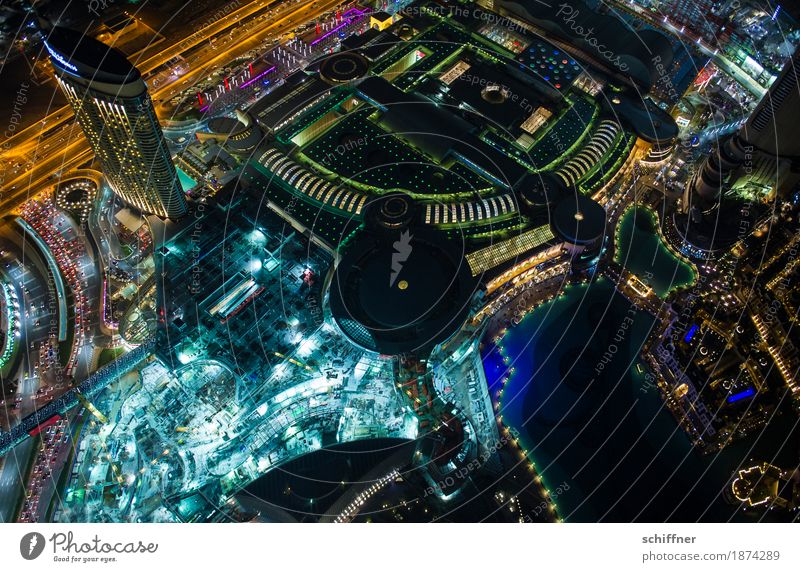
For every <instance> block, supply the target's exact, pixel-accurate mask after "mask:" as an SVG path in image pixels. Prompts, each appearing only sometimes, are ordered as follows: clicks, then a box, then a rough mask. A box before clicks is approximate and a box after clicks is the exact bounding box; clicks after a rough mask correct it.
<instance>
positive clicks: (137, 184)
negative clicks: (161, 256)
mask: <svg viewBox="0 0 800 572" xmlns="http://www.w3.org/2000/svg"><path fill="white" fill-rule="evenodd" d="M45 47H46V48H47V51H48V52H49V53H50V60H51V61H52V63H53V68H54V69H55V76H56V80H57V81H58V84H59V85H60V86H61V89H62V91H63V92H64V94H65V95H66V97H67V100H68V101H69V103H70V105H71V106H72V108H73V110H74V111H75V117H76V118H77V120H78V124H79V125H80V126H81V128H82V129H83V132H84V134H85V135H86V138H87V139H88V140H89V143H90V145H91V146H92V149H93V150H94V152H95V155H96V156H97V157H98V158H99V159H100V162H101V164H102V166H103V172H104V174H105V176H106V178H107V179H108V181H109V183H110V184H111V187H112V188H113V190H114V192H115V193H117V194H118V195H119V196H120V197H122V199H123V200H125V201H126V202H127V203H129V204H130V205H132V206H134V207H136V208H138V209H140V210H141V211H143V212H146V213H151V214H155V215H158V216H162V217H169V218H179V217H181V216H183V215H185V214H186V212H187V207H186V199H185V197H184V195H183V191H182V189H181V186H180V182H179V180H178V176H177V172H176V171H175V166H174V165H173V163H172V158H171V157H170V153H169V150H168V149H167V144H166V141H165V140H164V134H163V133H162V132H161V127H160V125H159V124H158V119H157V117H156V113H155V109H154V108H153V102H152V100H151V99H150V95H149V94H148V92H147V86H146V85H145V83H144V81H143V80H142V77H141V74H140V73H139V70H137V69H136V68H135V67H134V66H133V65H132V64H131V63H130V62H129V61H128V60H127V58H126V57H125V56H124V55H123V54H122V53H121V52H119V51H118V50H116V49H114V48H111V47H109V46H106V45H105V44H103V43H101V42H99V41H97V40H95V39H93V38H91V37H89V36H85V35H83V34H81V33H79V32H76V31H73V30H68V29H66V28H54V29H53V30H52V31H51V32H50V34H49V36H48V38H47V41H46V42H45Z"/></svg>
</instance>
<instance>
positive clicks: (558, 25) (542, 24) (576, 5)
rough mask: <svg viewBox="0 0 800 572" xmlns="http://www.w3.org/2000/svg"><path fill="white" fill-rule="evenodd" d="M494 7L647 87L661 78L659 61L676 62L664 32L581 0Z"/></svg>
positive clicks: (501, 0) (509, 0) (525, 0)
mask: <svg viewBox="0 0 800 572" xmlns="http://www.w3.org/2000/svg"><path fill="white" fill-rule="evenodd" d="M494 7H495V9H496V10H499V11H500V13H501V14H511V15H514V16H516V17H518V18H520V19H522V20H524V21H526V22H529V23H530V24H532V25H533V26H535V27H537V28H539V29H540V30H542V31H544V32H546V33H548V34H551V35H552V37H553V38H556V39H560V40H563V41H564V42H566V43H567V44H569V45H572V46H574V47H576V48H578V49H579V50H581V51H583V52H585V53H586V54H588V55H589V56H591V58H592V59H593V60H594V61H595V62H596V63H599V64H600V65H601V66H602V67H603V68H604V69H605V70H607V71H610V72H612V73H614V74H615V75H621V76H625V77H628V78H630V79H631V80H633V81H634V82H635V83H636V84H638V85H639V86H641V87H644V88H649V87H650V85H652V84H653V83H654V82H655V81H656V80H658V69H657V67H656V64H657V63H658V64H660V65H663V66H668V65H669V64H671V63H672V59H673V51H672V46H671V45H670V43H669V40H668V39H667V38H666V37H665V36H664V35H663V34H661V33H659V32H656V31H654V30H633V29H631V28H630V27H628V26H626V25H625V24H624V23H623V22H621V21H620V20H619V18H616V17H614V16H609V15H605V14H600V13H598V12H595V11H594V10H592V9H591V8H589V6H587V5H586V4H585V3H584V2H582V1H581V0H560V1H559V2H552V3H545V2H540V1H538V0H496V1H495V3H494Z"/></svg>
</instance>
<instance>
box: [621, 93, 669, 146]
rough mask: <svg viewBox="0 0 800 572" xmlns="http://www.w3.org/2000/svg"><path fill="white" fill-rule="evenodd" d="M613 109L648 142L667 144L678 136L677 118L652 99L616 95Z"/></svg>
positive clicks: (627, 125)
mask: <svg viewBox="0 0 800 572" xmlns="http://www.w3.org/2000/svg"><path fill="white" fill-rule="evenodd" d="M617 102H619V103H617ZM611 111H612V113H614V114H615V115H616V116H617V117H618V118H619V120H620V121H621V122H622V123H624V124H625V126H626V127H628V128H629V129H630V130H631V131H633V132H634V133H635V134H636V135H637V136H638V137H641V138H642V139H644V140H645V141H647V142H648V143H654V144H659V145H666V144H669V143H673V142H674V141H675V139H676V138H677V137H678V125H677V124H676V123H675V120H674V119H673V118H672V116H671V115H670V114H669V113H667V112H666V111H664V110H663V109H661V108H660V107H658V106H657V105H656V104H655V103H653V101H652V100H650V99H642V98H640V97H638V96H636V97H633V96H629V95H618V96H614V97H612V98H611Z"/></svg>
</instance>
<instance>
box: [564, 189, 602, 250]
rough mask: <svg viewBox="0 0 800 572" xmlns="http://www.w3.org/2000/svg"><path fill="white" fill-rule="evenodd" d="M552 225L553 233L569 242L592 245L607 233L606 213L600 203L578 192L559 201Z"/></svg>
mask: <svg viewBox="0 0 800 572" xmlns="http://www.w3.org/2000/svg"><path fill="white" fill-rule="evenodd" d="M551 225H552V227H553V232H554V233H555V234H556V235H558V236H560V237H561V238H562V239H564V240H565V241H567V242H570V243H572V244H577V245H582V246H588V245H592V244H594V243H596V242H597V241H599V240H600V239H601V238H602V237H603V234H604V233H605V230H606V211H605V209H603V207H602V206H600V204H599V203H597V202H595V201H593V200H592V199H590V198H589V197H587V196H585V195H582V194H580V193H577V192H576V193H574V194H572V195H569V196H566V197H565V198H563V199H562V200H561V201H559V203H558V204H557V205H556V207H555V209H554V210H553V218H552V220H551Z"/></svg>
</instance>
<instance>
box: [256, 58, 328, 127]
mask: <svg viewBox="0 0 800 572" xmlns="http://www.w3.org/2000/svg"><path fill="white" fill-rule="evenodd" d="M329 89H331V86H330V85H328V84H327V83H325V82H324V81H322V80H321V79H319V78H318V77H312V76H309V75H308V74H306V73H304V72H297V73H294V74H292V75H291V76H289V77H288V78H287V79H286V82H285V83H283V84H282V85H280V86H278V87H276V88H275V89H273V90H272V91H271V92H270V93H269V94H267V95H265V96H264V97H263V98H261V99H260V100H259V101H258V102H257V103H256V104H255V105H254V106H253V107H252V108H250V114H251V115H253V116H254V117H255V118H256V121H258V123H259V124H260V125H261V126H263V127H264V128H266V129H268V130H273V129H275V127H276V126H277V125H280V124H281V123H282V122H285V121H286V119H287V118H289V117H291V116H292V115H293V114H295V113H297V112H299V111H300V110H302V109H303V108H304V107H305V106H307V105H309V104H310V103H311V102H313V101H314V100H315V99H316V98H318V97H319V96H321V95H322V94H323V93H325V92H326V91H328V90H329Z"/></svg>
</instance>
